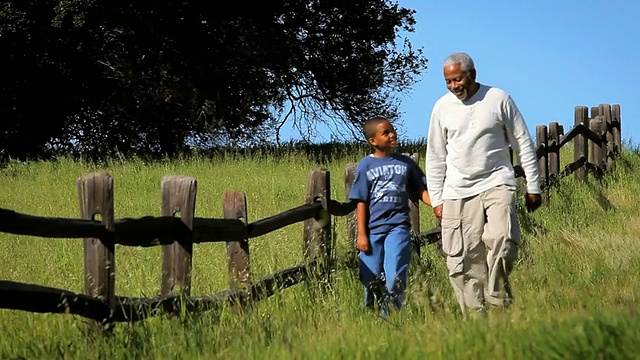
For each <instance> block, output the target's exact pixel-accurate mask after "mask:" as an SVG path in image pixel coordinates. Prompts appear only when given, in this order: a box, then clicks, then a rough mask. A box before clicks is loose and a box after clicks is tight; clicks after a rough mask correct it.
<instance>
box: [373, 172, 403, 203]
mask: <svg viewBox="0 0 640 360" xmlns="http://www.w3.org/2000/svg"><path fill="white" fill-rule="evenodd" d="M406 172H407V166H406V165H383V166H377V167H374V168H372V169H370V170H369V171H367V178H369V180H370V181H372V182H373V184H374V187H373V189H372V196H371V198H372V199H371V200H372V201H373V202H391V203H400V202H402V196H401V195H402V193H403V192H404V191H405V185H404V184H397V183H394V182H393V175H404V174H406Z"/></svg>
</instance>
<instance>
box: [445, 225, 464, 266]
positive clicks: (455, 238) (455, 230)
mask: <svg viewBox="0 0 640 360" xmlns="http://www.w3.org/2000/svg"><path fill="white" fill-rule="evenodd" d="M461 223H462V220H460V219H442V222H441V223H440V226H441V227H442V251H443V252H444V253H445V254H447V256H450V257H456V256H460V255H461V254H462V229H461Z"/></svg>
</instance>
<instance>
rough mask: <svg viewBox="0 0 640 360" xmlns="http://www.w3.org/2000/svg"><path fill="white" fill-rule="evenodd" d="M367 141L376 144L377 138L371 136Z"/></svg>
mask: <svg viewBox="0 0 640 360" xmlns="http://www.w3.org/2000/svg"><path fill="white" fill-rule="evenodd" d="M367 141H368V142H369V145H374V146H375V144H376V139H375V138H372V137H370V138H368V139H367Z"/></svg>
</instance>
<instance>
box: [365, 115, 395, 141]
mask: <svg viewBox="0 0 640 360" xmlns="http://www.w3.org/2000/svg"><path fill="white" fill-rule="evenodd" d="M383 121H389V119H387V118H383V117H381V116H374V117H372V118H370V119H368V120H367V121H365V122H364V124H363V125H362V134H364V137H365V139H366V140H367V141H368V140H369V139H371V138H372V137H374V136H376V127H378V124H380V123H381V122H383Z"/></svg>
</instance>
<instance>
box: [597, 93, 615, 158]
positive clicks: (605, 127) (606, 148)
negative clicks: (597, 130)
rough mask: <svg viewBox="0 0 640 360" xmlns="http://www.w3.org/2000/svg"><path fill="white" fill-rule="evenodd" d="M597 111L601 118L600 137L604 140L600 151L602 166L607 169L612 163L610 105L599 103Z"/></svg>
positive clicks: (612, 144) (612, 143)
mask: <svg viewBox="0 0 640 360" xmlns="http://www.w3.org/2000/svg"><path fill="white" fill-rule="evenodd" d="M598 113H599V114H600V116H602V118H603V124H602V132H603V133H604V134H603V136H602V138H603V139H604V140H605V141H606V144H603V146H602V151H603V154H602V155H603V157H604V166H605V167H606V168H607V169H608V168H610V167H611V165H612V164H613V146H614V141H613V124H612V119H611V105H609V104H600V105H599V106H598Z"/></svg>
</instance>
